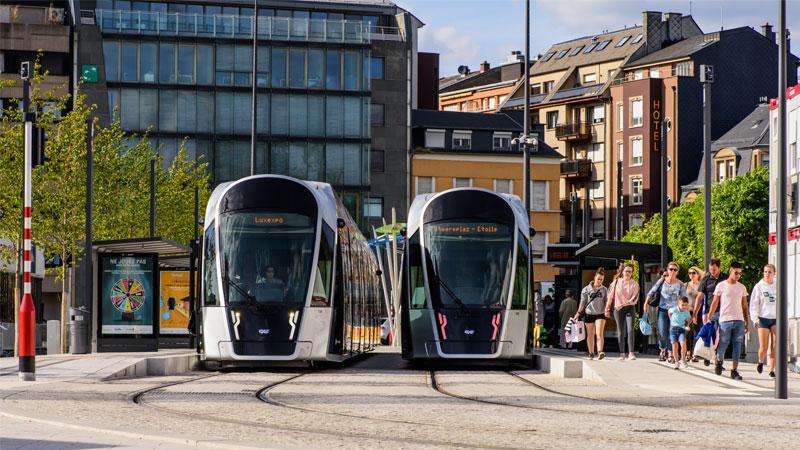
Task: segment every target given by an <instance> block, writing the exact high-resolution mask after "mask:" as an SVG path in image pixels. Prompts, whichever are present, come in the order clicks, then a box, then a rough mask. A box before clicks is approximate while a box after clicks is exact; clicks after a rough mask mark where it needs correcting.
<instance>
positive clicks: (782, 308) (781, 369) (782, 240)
mask: <svg viewBox="0 0 800 450" xmlns="http://www.w3.org/2000/svg"><path fill="white" fill-rule="evenodd" d="M778 9H779V15H780V32H779V34H778V36H779V42H778V71H779V73H778V130H777V132H778V180H777V182H778V186H777V188H778V189H777V191H778V202H777V203H778V205H777V206H778V220H777V222H778V223H777V227H776V230H775V236H776V238H777V242H776V247H777V261H776V262H777V264H776V266H777V269H778V270H777V272H778V279H777V280H776V281H777V282H778V286H777V292H776V294H777V297H778V298H777V301H778V305H777V307H778V308H777V309H778V311H777V313H778V314H777V319H778V323H777V325H778V326H777V328H778V329H777V333H776V334H777V339H776V342H775V346H776V349H775V350H776V353H777V354H776V358H775V370H776V372H775V398H779V399H786V398H788V393H789V391H788V389H789V388H788V384H787V373H786V371H787V364H788V358H787V350H788V348H787V347H788V341H789V329H788V328H789V319H788V312H789V311H788V305H789V302H788V300H789V299H788V297H787V295H788V290H787V288H786V287H787V285H786V279H787V277H789V271H788V265H787V255H786V253H787V249H788V241H787V236H786V230H787V225H788V223H787V217H786V214H787V208H786V200H787V196H786V169H787V167H786V162H787V161H786V160H787V158H786V56H787V55H786V0H779V1H778Z"/></svg>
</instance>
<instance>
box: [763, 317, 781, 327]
mask: <svg viewBox="0 0 800 450" xmlns="http://www.w3.org/2000/svg"><path fill="white" fill-rule="evenodd" d="M777 323H778V319H762V318H761V317H759V318H758V326H759V327H761V328H766V329H770V328H772V327H774V326H775V324H777Z"/></svg>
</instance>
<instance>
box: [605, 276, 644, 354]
mask: <svg viewBox="0 0 800 450" xmlns="http://www.w3.org/2000/svg"><path fill="white" fill-rule="evenodd" d="M619 274H620V275H621V276H620V277H617V278H615V279H614V281H613V282H612V283H611V286H609V291H608V302H607V304H606V312H607V313H608V312H610V311H611V308H612V306H613V308H614V320H615V321H616V322H617V339H618V340H619V359H620V360H623V359H625V344H626V343H627V344H628V359H629V360H634V359H636V355H634V354H633V339H634V336H635V332H634V329H633V326H634V325H633V324H634V320H635V319H636V304H637V303H638V302H639V283H637V282H636V280H634V279H633V264H630V263H626V264H624V265H623V266H622V271H621V272H619Z"/></svg>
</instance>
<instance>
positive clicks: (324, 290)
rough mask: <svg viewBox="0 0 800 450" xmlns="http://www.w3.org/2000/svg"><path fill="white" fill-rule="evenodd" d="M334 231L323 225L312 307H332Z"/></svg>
mask: <svg viewBox="0 0 800 450" xmlns="http://www.w3.org/2000/svg"><path fill="white" fill-rule="evenodd" d="M333 244H334V237H333V230H331V228H330V227H329V226H327V225H325V224H322V236H320V242H319V261H318V262H317V269H316V271H315V273H314V292H313V293H312V294H311V306H331V276H332V275H333Z"/></svg>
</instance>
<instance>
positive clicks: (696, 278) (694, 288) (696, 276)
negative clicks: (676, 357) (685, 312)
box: [686, 266, 705, 362]
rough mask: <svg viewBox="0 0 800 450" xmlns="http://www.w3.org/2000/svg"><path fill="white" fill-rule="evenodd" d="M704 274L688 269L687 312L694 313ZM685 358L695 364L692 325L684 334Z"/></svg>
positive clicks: (693, 267)
mask: <svg viewBox="0 0 800 450" xmlns="http://www.w3.org/2000/svg"><path fill="white" fill-rule="evenodd" d="M704 275H705V274H704V273H703V271H702V270H700V269H699V268H698V267H695V266H692V267H690V268H689V281H688V282H687V283H686V296H687V297H689V311H694V310H695V308H694V306H695V302H696V301H697V294H698V293H699V292H700V280H701V279H702V278H703V276H704ZM686 347H687V348H686V356H687V361H686V362H689V361H688V358H690V357H691V359H692V362H697V361H698V359H697V357H696V356H693V355H692V350H693V349H694V324H690V325H689V331H687V332H686Z"/></svg>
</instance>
